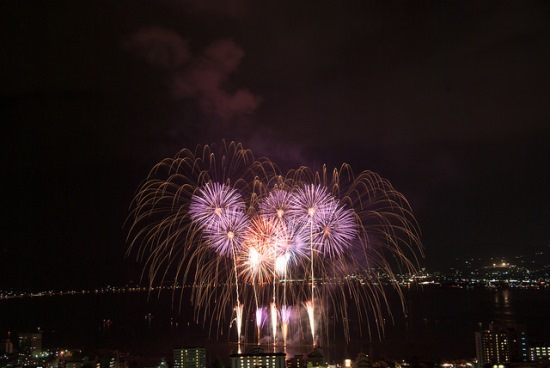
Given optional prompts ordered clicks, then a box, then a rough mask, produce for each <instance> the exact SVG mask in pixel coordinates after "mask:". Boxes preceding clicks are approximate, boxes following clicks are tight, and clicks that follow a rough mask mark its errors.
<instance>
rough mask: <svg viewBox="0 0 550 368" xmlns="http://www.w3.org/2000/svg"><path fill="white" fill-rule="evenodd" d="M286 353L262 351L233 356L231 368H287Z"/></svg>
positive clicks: (231, 356) (231, 357)
mask: <svg viewBox="0 0 550 368" xmlns="http://www.w3.org/2000/svg"><path fill="white" fill-rule="evenodd" d="M285 358H286V354H285V353H264V352H262V351H260V350H256V351H252V352H250V353H244V354H231V355H230V359H231V368H285V367H286V360H285Z"/></svg>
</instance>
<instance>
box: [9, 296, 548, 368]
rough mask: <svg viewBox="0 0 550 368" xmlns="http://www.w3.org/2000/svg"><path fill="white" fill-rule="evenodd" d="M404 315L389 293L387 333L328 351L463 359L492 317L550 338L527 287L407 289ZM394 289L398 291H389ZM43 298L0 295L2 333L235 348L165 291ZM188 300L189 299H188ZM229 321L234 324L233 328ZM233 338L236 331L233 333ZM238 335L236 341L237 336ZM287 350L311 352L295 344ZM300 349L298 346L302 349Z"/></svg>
mask: <svg viewBox="0 0 550 368" xmlns="http://www.w3.org/2000/svg"><path fill="white" fill-rule="evenodd" d="M403 291H404V293H405V296H406V300H407V316H405V315H404V314H403V313H402V312H401V309H400V306H399V303H397V299H396V298H395V296H394V295H393V294H392V293H388V295H390V296H391V297H390V303H391V307H392V311H393V312H394V323H393V324H392V323H391V322H390V320H389V318H388V319H387V320H386V328H385V336H384V337H383V338H382V340H380V341H379V340H378V337H377V336H376V334H374V336H373V337H372V339H369V338H368V336H365V335H367V334H366V333H365V331H363V332H364V333H363V337H361V336H360V334H359V328H358V327H359V326H358V324H357V323H356V322H355V321H354V320H352V321H350V326H351V336H352V338H351V341H350V342H349V343H348V344H344V343H343V335H342V333H341V331H333V334H332V336H331V341H330V343H329V345H328V346H324V350H325V356H327V357H328V358H329V359H330V360H334V361H339V360H341V359H342V358H343V357H352V358H353V357H355V356H357V354H358V353H359V352H365V353H367V354H369V355H370V356H371V357H373V359H381V358H394V359H411V358H412V357H414V356H417V357H419V358H421V359H434V360H436V359H439V358H441V359H460V358H473V357H474V356H475V344H474V331H475V330H476V329H477V327H478V324H479V323H483V325H484V327H486V326H487V324H488V323H489V322H491V321H502V322H515V323H526V325H527V329H528V336H529V337H530V339H531V341H533V342H537V341H538V342H541V341H549V340H550V333H549V330H550V326H549V324H550V323H549V322H548V321H547V313H548V310H550V291H549V290H548V289H545V290H522V289H503V290H491V289H446V288H437V287H428V288H424V289H422V290H420V289H414V288H411V289H406V288H405V289H403ZM392 295H393V296H392ZM147 299H148V295H147V293H146V292H133V293H105V294H82V295H62V296H41V297H32V298H22V299H17V298H14V299H7V300H2V301H0V333H1V334H2V336H5V335H6V334H7V332H8V331H11V332H12V333H14V334H16V333H17V332H25V331H34V330H36V329H37V328H40V329H41V331H43V333H44V337H43V341H44V347H46V348H52V347H72V348H82V349H84V350H86V351H91V352H93V351H95V350H98V349H118V350H120V351H124V352H130V353H132V354H135V355H140V356H150V357H161V356H169V355H170V354H171V351H172V349H173V348H175V347H179V346H186V345H187V346H189V345H204V346H207V347H208V348H209V349H210V351H209V354H211V355H212V357H213V358H217V359H219V360H222V361H223V360H225V359H226V358H227V356H228V354H229V350H230V349H231V346H230V345H229V344H227V341H229V340H231V339H230V338H228V336H227V334H228V333H229V334H232V333H233V332H234V331H232V330H231V331H230V330H229V328H227V329H224V334H223V335H220V336H217V335H216V336H209V333H208V325H207V326H203V324H202V321H201V322H199V323H196V322H194V321H193V314H192V309H191V308H190V307H189V306H186V305H183V306H182V308H181V312H179V311H178V310H179V302H178V300H177V299H178V298H176V301H175V302H174V303H173V302H172V293H171V292H170V291H163V292H162V293H161V294H160V297H158V298H157V294H152V295H150V296H149V301H148V300H147ZM184 300H186V299H184ZM228 327H229V326H228ZM231 336H232V335H231ZM233 340H234V339H233ZM293 347H294V351H292V350H289V351H288V353H289V354H292V353H300V352H301V353H307V352H308V351H309V350H310V348H309V347H297V346H296V345H293ZM300 350H301V351H300Z"/></svg>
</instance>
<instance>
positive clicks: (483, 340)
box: [475, 323, 529, 366]
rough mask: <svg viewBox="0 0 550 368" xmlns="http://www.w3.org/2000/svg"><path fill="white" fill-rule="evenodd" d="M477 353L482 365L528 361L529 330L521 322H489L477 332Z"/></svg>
mask: <svg viewBox="0 0 550 368" xmlns="http://www.w3.org/2000/svg"><path fill="white" fill-rule="evenodd" d="M475 339H476V355H477V360H478V363H479V364H480V365H482V366H483V365H486V364H490V365H502V364H507V363H510V362H528V361H529V349H528V345H527V332H526V330H525V326H524V325H521V324H495V323H491V324H489V329H487V330H480V331H477V332H476V333H475Z"/></svg>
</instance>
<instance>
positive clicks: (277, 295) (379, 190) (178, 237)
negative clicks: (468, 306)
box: [128, 141, 422, 344]
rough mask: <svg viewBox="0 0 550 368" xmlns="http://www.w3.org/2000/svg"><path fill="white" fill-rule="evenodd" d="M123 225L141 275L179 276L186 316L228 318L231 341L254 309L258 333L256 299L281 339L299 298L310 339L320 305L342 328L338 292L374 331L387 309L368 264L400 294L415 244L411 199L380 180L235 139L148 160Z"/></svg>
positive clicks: (343, 306) (321, 313)
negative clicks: (284, 159) (291, 166)
mask: <svg viewBox="0 0 550 368" xmlns="http://www.w3.org/2000/svg"><path fill="white" fill-rule="evenodd" d="M129 225H130V226H129V235H128V239H129V244H130V245H129V247H128V253H135V254H136V256H137V258H138V260H144V261H145V265H144V268H143V270H144V273H143V277H146V278H147V279H148V280H149V283H150V286H154V285H156V284H157V283H159V282H162V281H163V280H164V279H166V278H171V279H173V280H174V282H175V283H178V284H179V283H180V282H181V283H183V284H188V285H191V286H192V287H191V288H190V291H189V293H190V295H189V298H190V301H191V303H192V304H193V305H194V307H195V314H196V316H195V317H196V319H197V320H198V319H199V318H201V317H202V318H203V321H204V323H205V324H209V329H210V330H211V331H212V330H216V329H221V328H223V327H222V326H223V325H224V321H229V320H231V319H235V320H236V322H237V323H236V326H237V342H238V343H240V342H241V337H242V336H244V338H246V335H247V334H248V333H249V328H248V327H247V326H246V323H247V321H248V320H251V319H252V320H253V318H247V317H246V316H251V315H253V314H254V313H256V317H257V318H256V326H255V328H252V326H251V327H250V330H252V331H254V330H256V331H257V334H258V341H259V339H260V332H261V326H262V325H263V311H264V310H268V309H269V310H270V316H271V328H272V332H271V334H272V336H273V342H274V343H275V342H276V337H277V332H278V328H279V325H278V322H279V321H278V317H279V316H280V329H281V333H282V340H283V344H286V341H287V337H288V332H289V328H290V323H291V320H290V315H291V313H290V311H291V309H292V308H296V309H299V308H304V309H305V311H306V313H307V316H308V317H307V320H308V325H309V329H310V332H311V336H312V342H313V343H314V344H315V343H317V341H316V340H317V338H320V337H322V334H319V333H320V332H321V331H327V330H328V321H329V320H330V319H331V318H330V317H331V316H333V317H334V320H338V321H339V322H341V324H342V326H343V328H344V333H345V335H346V337H347V338H349V326H348V325H347V321H348V320H349V316H348V310H349V309H348V305H349V304H350V303H354V304H355V308H354V309H355V310H357V313H358V316H357V317H358V318H359V320H360V321H365V322H366V323H367V327H366V330H367V331H368V332H369V334H370V331H371V328H370V321H371V320H372V321H376V323H375V325H374V326H375V327H376V329H375V330H376V331H378V335H379V336H381V334H382V332H383V327H384V326H383V321H384V317H385V316H386V315H389V316H390V317H391V311H390V310H389V309H388V308H387V301H386V294H385V292H386V291H385V289H384V286H383V285H384V284H383V283H382V282H381V281H382V280H380V279H379V275H384V276H385V278H386V279H387V280H390V282H391V283H392V285H393V287H394V290H395V291H396V292H397V294H398V295H399V296H400V297H401V300H403V296H402V294H401V290H400V288H399V287H398V285H397V282H396V281H395V280H396V277H395V271H394V270H395V269H397V270H399V272H411V273H414V272H415V270H416V265H417V264H418V259H417V255H419V254H421V253H422V251H421V246H420V235H419V230H418V225H417V223H416V221H415V219H414V215H413V213H412V210H411V208H410V206H409V204H408V202H407V200H406V198H405V197H404V196H403V195H402V194H401V193H399V192H398V191H396V190H395V189H394V188H393V186H392V185H391V183H390V182H389V181H387V180H386V179H383V178H381V177H380V176H378V175H377V174H375V173H373V172H370V171H364V172H362V173H360V174H359V175H358V176H355V175H354V173H353V171H352V170H351V167H349V165H345V164H344V165H342V166H341V167H340V168H339V169H333V170H332V171H330V170H328V169H327V168H326V167H323V168H322V170H320V171H314V170H311V169H310V168H307V167H301V168H299V169H296V170H291V171H289V172H287V173H285V174H283V173H281V172H280V171H279V169H278V168H277V166H276V165H275V164H274V163H272V162H271V161H269V160H268V159H265V158H263V159H256V158H255V157H254V156H253V154H252V152H251V151H250V150H247V149H245V148H244V147H243V146H242V145H241V144H239V143H235V142H231V143H226V142H224V141H222V142H221V143H220V144H212V145H206V146H199V147H197V149H196V150H195V151H194V152H192V151H190V150H187V149H184V150H182V151H180V152H179V153H178V154H177V155H176V156H175V157H174V158H167V159H165V160H163V161H161V162H159V163H158V164H157V165H155V166H154V167H153V169H152V170H151V172H150V173H149V176H148V177H147V179H146V180H145V181H144V183H143V184H142V185H141V186H140V188H139V190H138V192H137V194H136V196H135V198H134V201H133V202H132V206H131V212H130V216H129ZM352 275H353V277H352ZM183 289H184V288H182V294H180V302H181V301H182V299H183V298H184V297H187V295H184V292H183ZM278 305H279V306H280V308H277V306H278ZM403 308H404V304H403ZM258 311H260V312H258ZM228 314H231V316H229V315H228ZM259 314H260V315H261V318H260V321H259V320H258V318H259V317H258V315H259ZM298 314H299V313H298ZM212 316H215V318H211V317H212ZM208 321H210V322H208ZM213 321H217V323H218V325H217V326H216V325H213V323H214V322H213ZM316 321H319V322H320V323H321V325H319V326H316V325H315V323H316ZM293 323H294V322H293ZM323 323H324V325H323ZM359 325H360V326H361V325H362V324H359ZM299 326H301V323H298V326H296V328H300V327H299ZM292 328H294V327H292ZM252 334H254V333H252Z"/></svg>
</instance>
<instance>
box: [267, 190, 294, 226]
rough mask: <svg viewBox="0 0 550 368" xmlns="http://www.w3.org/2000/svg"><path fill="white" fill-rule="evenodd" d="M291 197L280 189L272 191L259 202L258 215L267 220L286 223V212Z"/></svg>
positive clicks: (287, 217) (287, 218)
mask: <svg viewBox="0 0 550 368" xmlns="http://www.w3.org/2000/svg"><path fill="white" fill-rule="evenodd" d="M291 200H292V195H291V194H290V193H289V192H288V191H286V190H282V189H274V190H272V191H271V192H269V194H268V195H267V197H265V198H264V199H263V200H262V201H261V202H260V214H261V215H262V216H264V217H267V218H268V219H274V220H277V221H283V222H285V223H288V220H289V216H288V210H289V208H290V206H291V204H290V201H291Z"/></svg>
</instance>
